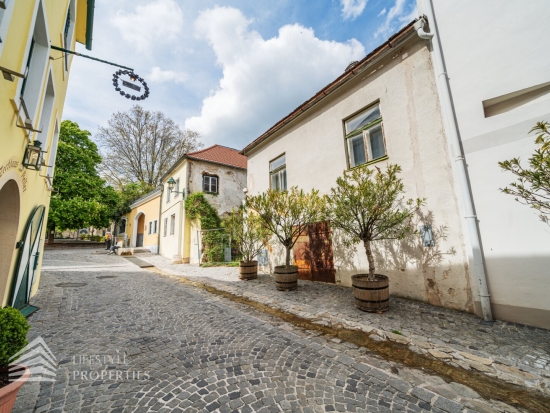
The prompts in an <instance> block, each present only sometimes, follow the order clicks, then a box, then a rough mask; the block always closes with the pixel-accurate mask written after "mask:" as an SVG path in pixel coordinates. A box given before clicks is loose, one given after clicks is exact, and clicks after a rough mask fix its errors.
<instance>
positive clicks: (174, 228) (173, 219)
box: [170, 214, 176, 235]
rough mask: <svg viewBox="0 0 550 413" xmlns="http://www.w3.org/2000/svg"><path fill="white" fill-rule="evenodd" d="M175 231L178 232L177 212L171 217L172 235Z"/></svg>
mask: <svg viewBox="0 0 550 413" xmlns="http://www.w3.org/2000/svg"><path fill="white" fill-rule="evenodd" d="M174 232H176V214H173V215H172V216H171V217H170V235H174Z"/></svg>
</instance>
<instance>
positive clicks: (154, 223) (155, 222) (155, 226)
mask: <svg viewBox="0 0 550 413" xmlns="http://www.w3.org/2000/svg"><path fill="white" fill-rule="evenodd" d="M157 223H158V220H156V219H155V220H154V221H153V234H156V233H157Z"/></svg>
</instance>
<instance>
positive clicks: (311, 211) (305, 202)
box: [246, 187, 326, 291]
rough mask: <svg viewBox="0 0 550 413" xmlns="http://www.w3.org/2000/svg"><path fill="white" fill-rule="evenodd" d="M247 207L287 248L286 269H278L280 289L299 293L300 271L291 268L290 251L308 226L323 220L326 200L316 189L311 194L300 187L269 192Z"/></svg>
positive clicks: (251, 199) (277, 281)
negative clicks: (296, 290) (298, 280)
mask: <svg viewBox="0 0 550 413" xmlns="http://www.w3.org/2000/svg"><path fill="white" fill-rule="evenodd" d="M246 206H247V207H248V208H250V209H252V210H253V211H255V212H256V213H257V214H258V215H259V216H260V218H261V219H262V221H263V225H264V227H265V228H266V229H267V230H268V231H269V232H270V233H271V234H273V235H274V236H275V237H276V238H277V239H278V240H279V242H280V243H281V244H282V245H283V247H284V248H285V251H286V256H285V265H279V266H276V267H275V283H276V287H277V289H278V290H281V291H290V290H294V289H296V287H297V285H298V284H297V279H298V267H297V266H296V265H290V251H291V250H292V247H294V244H296V241H297V240H298V236H299V235H300V234H301V233H302V232H303V231H304V230H305V229H306V227H307V225H308V224H310V223H314V222H318V221H322V220H324V217H325V211H326V201H325V198H324V197H322V196H320V195H319V191H317V190H315V189H312V190H311V192H309V193H306V192H304V191H303V190H301V189H298V188H297V187H292V188H290V190H287V191H278V190H273V189H269V190H268V191H267V192H264V193H262V194H260V195H256V196H252V197H249V198H248V199H247V201H246Z"/></svg>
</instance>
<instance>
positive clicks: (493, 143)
mask: <svg viewBox="0 0 550 413" xmlns="http://www.w3.org/2000/svg"><path fill="white" fill-rule="evenodd" d="M432 3H433V7H434V11H435V18H436V20H437V28H438V30H439V36H440V39H441V44H442V47H443V55H444V58H445V65H446V70H447V73H448V77H449V84H450V87H451V93H452V98H453V106H454V110H455V112H456V119H457V122H458V127H459V132H460V138H461V140H462V147H463V151H464V156H465V158H466V164H467V166H468V175H469V181H470V185H471V194H472V196H473V202H474V205H475V213H476V216H477V219H478V222H479V232H480V235H481V243H482V247H483V254H484V257H485V269H486V274H487V284H488V288H489V294H490V295H491V298H490V299H491V304H492V310H493V316H494V317H495V318H497V319H503V320H509V321H513V322H518V323H524V324H530V325H534V326H539V327H544V328H550V300H549V299H548V297H547V295H548V294H547V291H548V282H549V279H550V277H549V274H550V271H549V268H550V254H549V253H548V245H549V241H550V235H549V231H548V226H547V225H546V224H545V223H544V222H542V221H541V220H540V218H539V216H538V215H539V214H538V212H537V211H536V210H534V209H532V208H529V207H527V206H525V205H522V204H520V203H519V202H517V201H516V200H515V199H514V197H513V196H510V195H506V194H504V193H502V192H501V191H500V188H504V187H506V186H508V185H510V184H511V183H512V182H515V181H516V179H515V176H514V175H513V174H511V173H509V172H504V171H503V170H502V169H501V168H500V166H499V165H498V162H502V161H504V160H508V159H512V158H516V157H517V158H520V159H521V162H522V165H524V166H526V165H527V160H528V158H529V157H531V155H532V154H533V152H534V151H535V149H536V145H535V134H533V133H531V134H529V131H530V130H531V128H532V127H533V126H535V124H536V123H537V122H541V121H547V122H548V121H550V91H549V89H548V87H546V88H539V93H538V95H531V96H526V95H524V98H525V99H524V100H523V102H522V104H520V105H517V106H515V105H512V103H517V102H513V101H511V100H508V104H509V106H507V107H506V108H504V107H503V106H502V105H504V106H506V101H504V102H502V103H501V106H500V109H501V110H503V109H507V110H506V111H503V112H502V113H495V112H492V113H488V115H491V116H486V114H485V112H484V102H488V101H491V100H494V99H498V98H501V97H503V96H509V95H514V94H516V93H519V92H520V91H524V90H526V89H530V88H533V87H535V86H540V85H545V84H548V82H549V81H550V76H549V73H548V67H549V66H550V60H549V57H548V41H541V40H542V39H544V40H546V39H548V37H549V36H550V26H548V25H547V24H542V25H540V26H537V27H536V29H533V30H519V31H517V30H509V28H510V27H513V26H514V25H515V24H516V23H517V22H526V21H530V20H532V19H533V18H535V16H539V15H544V14H545V13H547V12H548V10H549V3H548V1H546V0H531V1H528V2H525V1H521V0H511V1H507V2H499V1H498V0H491V1H484V2H479V1H476V0H464V1H461V2H449V1H445V0H434V1H433V2H432ZM425 5H426V2H425V1H418V6H419V12H420V13H423V8H422V7H423V6H425ZM495 6H496V7H498V9H499V18H497V19H495V18H494V17H495V16H494V10H495ZM466 21H467V22H468V23H467V25H468V27H473V28H479V29H480V30H465V29H464V28H465V26H464V22H466ZM461 202H462V201H461ZM470 262H472V261H470ZM474 285H475V283H474ZM474 297H475V301H476V303H475V305H476V306H479V297H477V293H475V295H474ZM479 314H480V313H479Z"/></svg>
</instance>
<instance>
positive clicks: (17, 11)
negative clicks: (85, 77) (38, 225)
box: [0, 0, 74, 306]
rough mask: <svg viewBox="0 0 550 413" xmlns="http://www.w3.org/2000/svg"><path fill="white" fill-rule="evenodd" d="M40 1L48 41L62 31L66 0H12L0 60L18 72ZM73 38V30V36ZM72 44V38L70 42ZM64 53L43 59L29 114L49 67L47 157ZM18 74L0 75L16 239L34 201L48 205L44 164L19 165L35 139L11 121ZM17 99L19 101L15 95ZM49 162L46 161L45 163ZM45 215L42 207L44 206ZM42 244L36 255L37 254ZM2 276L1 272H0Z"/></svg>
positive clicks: (4, 168)
mask: <svg viewBox="0 0 550 413" xmlns="http://www.w3.org/2000/svg"><path fill="white" fill-rule="evenodd" d="M39 1H42V5H43V7H44V12H45V17H46V21H47V31H48V35H49V38H50V41H51V44H52V45H57V46H60V45H61V44H60V42H61V37H60V36H61V34H62V33H63V29H64V24H65V18H66V15H67V6H68V4H69V1H68V0H56V1H43V0H34V1H33V0H26V1H16V2H15V4H14V9H13V14H12V16H11V20H10V23H9V27H8V32H7V36H6V39H5V44H4V47H3V48H2V54H1V55H0V66H2V67H6V68H8V69H11V70H14V71H17V72H20V73H21V72H22V71H23V69H24V67H25V64H26V58H27V53H28V45H29V44H30V36H31V28H32V29H34V26H33V22H34V20H35V18H36V12H37V8H38V4H39ZM73 39H74V36H73ZM72 48H73V49H74V40H73V44H72ZM49 54H50V56H52V57H53V58H57V57H59V56H60V55H61V53H60V52H56V51H52V50H50V53H49ZM62 62H63V59H59V60H48V61H47V63H46V71H45V73H44V76H43V79H42V88H41V89H42V90H41V92H40V102H39V104H38V107H39V110H38V113H37V115H36V116H35V118H34V121H35V124H34V127H35V129H36V128H38V127H39V126H40V125H39V124H38V122H37V119H40V118H41V107H42V102H43V99H44V93H45V90H44V89H45V86H46V84H47V74H48V73H49V71H50V70H51V71H52V76H53V82H54V89H55V100H54V104H53V110H52V121H51V122H50V123H49V125H50V127H49V128H48V130H43V131H42V135H44V136H43V137H41V140H42V141H43V142H45V144H44V145H43V149H44V150H46V151H48V153H47V154H45V160H46V163H48V159H49V157H50V156H52V155H53V154H51V153H49V148H50V147H51V144H52V137H53V130H54V126H55V121H56V120H57V121H58V122H59V124H60V123H61V119H62V111H63V104H64V101H65V94H66V90H67V81H68V72H66V71H65V70H64V65H63V63H62ZM21 82H22V79H20V78H17V77H16V78H15V80H14V81H13V82H9V81H6V80H4V79H3V78H0V96H1V99H0V147H1V148H2V151H0V186H2V185H3V184H4V183H5V181H6V179H7V177H8V175H9V176H11V177H13V178H14V180H15V181H16V182H17V184H18V186H19V190H20V194H21V213H20V219H19V230H18V234H17V239H18V240H19V239H21V237H22V235H23V231H24V227H25V225H26V223H27V220H28V218H29V216H30V214H31V212H32V211H33V210H34V208H35V207H37V206H38V205H45V206H46V211H48V209H49V203H50V192H48V186H47V184H46V182H45V179H44V178H43V177H41V176H40V175H41V174H44V173H45V170H46V168H42V171H41V172H40V173H39V172H37V171H33V170H27V169H24V168H23V167H22V165H21V161H22V159H23V155H24V152H25V148H26V145H27V143H28V142H29V140H35V139H38V137H37V134H36V133H31V135H30V136H27V133H26V131H25V130H24V129H21V128H18V127H16V126H15V124H16V116H17V115H16V109H15V108H14V106H13V103H12V100H14V99H16V96H18V90H19V89H20V87H21ZM17 104H18V101H17ZM40 124H43V125H46V124H47V120H46V119H41V120H40ZM48 164H49V163H48ZM46 218H47V212H46ZM45 233H46V226H45V225H44V229H43V233H42V236H41V239H42V242H43V240H44V238H45ZM42 252H43V251H42V249H41V250H40V253H41V254H40V256H42ZM17 254H18V251H17V250H15V249H14V251H13V256H12V260H11V265H10V272H9V277H8V279H9V282H8V284H7V285H0V303H1V304H2V305H3V306H4V305H6V304H7V300H8V295H9V291H10V288H11V283H12V279H13V272H14V270H15V268H14V267H15V263H16V257H17ZM41 265H42V259H40V262H39V267H38V273H37V281H36V282H35V284H34V286H33V288H32V292H31V294H32V295H34V294H35V293H36V291H37V289H38V285H39V280H40V270H41ZM0 279H2V277H0Z"/></svg>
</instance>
